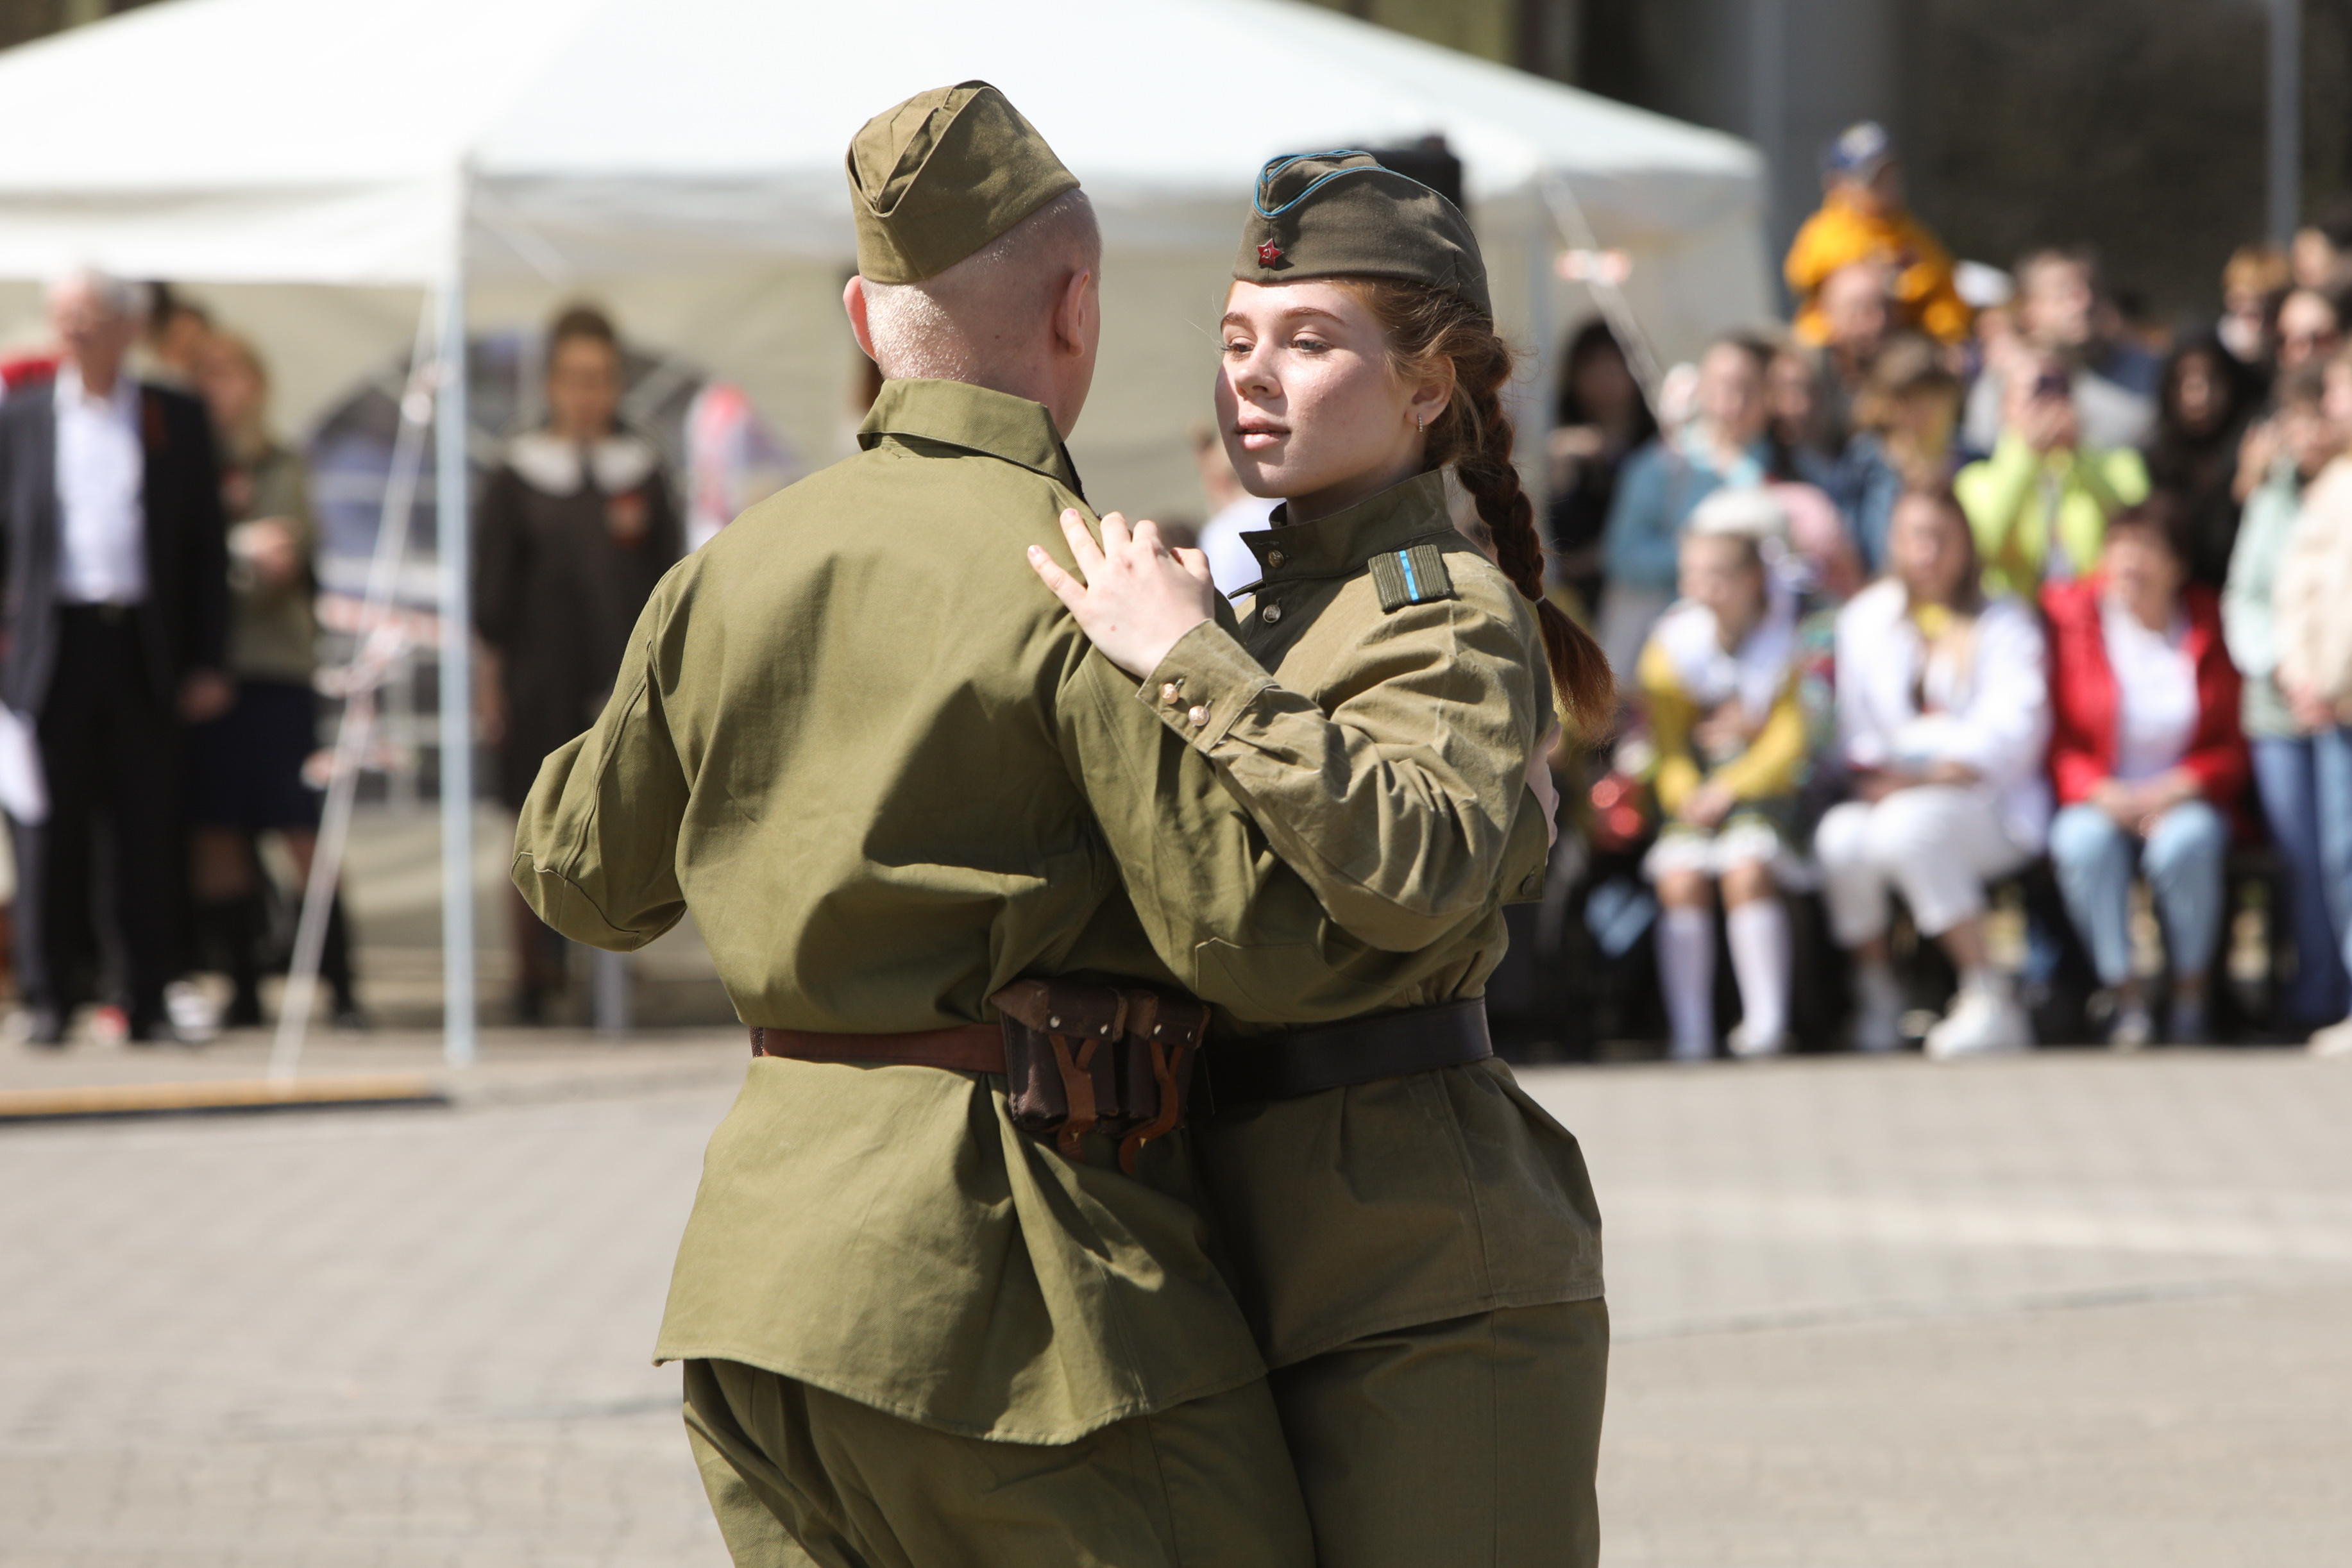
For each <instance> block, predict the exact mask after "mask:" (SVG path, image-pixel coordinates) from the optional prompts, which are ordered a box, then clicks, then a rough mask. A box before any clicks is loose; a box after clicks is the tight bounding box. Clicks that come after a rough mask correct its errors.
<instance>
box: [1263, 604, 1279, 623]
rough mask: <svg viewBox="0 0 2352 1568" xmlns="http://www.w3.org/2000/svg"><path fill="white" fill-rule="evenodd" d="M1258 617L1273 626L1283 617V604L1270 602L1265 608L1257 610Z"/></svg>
mask: <svg viewBox="0 0 2352 1568" xmlns="http://www.w3.org/2000/svg"><path fill="white" fill-rule="evenodd" d="M1257 618H1258V619H1259V620H1261V621H1263V622H1265V623H1266V624H1267V625H1269V626H1271V625H1273V624H1274V623H1275V622H1277V621H1279V620H1281V619H1282V606H1281V605H1279V604H1269V605H1267V606H1266V607H1265V609H1263V610H1261V611H1259V612H1257Z"/></svg>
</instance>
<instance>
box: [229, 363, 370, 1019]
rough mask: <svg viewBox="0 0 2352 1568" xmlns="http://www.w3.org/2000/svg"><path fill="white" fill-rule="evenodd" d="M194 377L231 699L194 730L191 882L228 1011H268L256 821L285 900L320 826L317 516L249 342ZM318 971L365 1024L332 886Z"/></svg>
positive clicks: (343, 1015)
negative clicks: (308, 777)
mask: <svg viewBox="0 0 2352 1568" xmlns="http://www.w3.org/2000/svg"><path fill="white" fill-rule="evenodd" d="M196 383H197V389H198V390H199V391H200V392H203V393H204V398H205V403H206V405H207V406H208V407H209V408H210V409H211V411H212V416H213V425H214V428H215V430H216V431H217V432H218V433H219V434H220V438H221V445H222V458H223V464H222V471H221V495H222V506H223V509H224V510H225V511H226V514H227V517H228V519H229V524H230V527H229V533H228V554H229V573H228V580H229V621H228V657H227V666H226V667H227V670H228V674H229V676H230V678H231V679H232V680H233V681H235V682H236V695H235V696H234V698H233V699H232V701H231V703H230V706H229V708H228V711H227V712H226V713H224V714H222V715H221V716H219V717H217V718H215V719H212V720H210V721H209V722H207V723H205V724H200V725H197V726H195V727H194V728H193V729H192V730H191V731H190V732H189V735H188V821H189V824H190V830H191V831H190V841H189V848H190V850H191V852H192V858H191V875H190V880H191V886H192V891H193V893H194V901H195V907H194V912H193V913H194V924H195V927H196V934H197V937H198V941H199V946H200V949H203V948H209V949H211V950H212V953H213V954H214V956H217V958H218V959H219V961H220V966H221V967H222V968H223V969H224V970H225V972H226V974H227V975H228V977H229V981H230V987H231V998H230V1001H229V1007H228V1013H227V1016H226V1019H225V1020H224V1021H226V1023H227V1024H229V1025H230V1026H231V1027H232V1028H236V1027H251V1026H254V1025H257V1024H259V1023H260V1022H261V1021H262V1015H261V969H262V948H263V946H264V945H265V943H266V941H267V939H268V935H269V924H270V921H269V904H270V901H269V898H268V889H267V873H265V872H264V871H263V869H262V865H261V859H260V855H259V853H258V850H259V840H260V837H261V835H262V834H264V833H276V834H278V835H279V836H280V838H281V839H282V840H283V841H284V843H285V845H286V849H287V852H288V854H289V857H290V858H291V859H292V860H293V862H294V874H295V879H296V885H295V887H294V888H293V890H292V894H293V897H292V902H293V904H295V905H296V907H298V908H299V906H300V903H301V899H302V894H303V890H304V889H305V888H307V887H308V886H309V885H310V856H311V853H312V852H313V851H314V850H315V849H316V848H317V845H318V838H319V795H318V792H317V791H316V790H314V789H311V788H310V785H309V784H307V783H306V782H305V781H304V779H303V777H302V767H303V764H304V762H306V761H307V760H308V759H309V758H310V754H311V752H312V751H313V750H314V749H316V747H317V746H318V698H317V696H316V695H315V693H314V691H313V688H312V685H311V678H312V676H313V675H314V674H316V672H317V668H318V637H319V626H318V622H317V621H316V620H315V619H314V618H313V616H312V614H311V602H312V601H313V600H314V599H315V597H316V596H317V593H318V580H317V575H316V558H317V553H318V548H319V524H318V519H317V517H314V516H313V515H312V513H311V510H310V477H309V476H308V475H307V474H305V473H304V471H303V467H302V459H301V458H300V457H299V456H297V455H295V454H294V453H293V452H292V451H290V450H289V449H288V448H287V447H285V446H283V445H281V444H278V442H277V441H276V440H274V439H272V438H271V436H270V434H269V429H268V402H269V379H268V371H265V370H264V369H263V368H262V364H261V360H260V356H259V355H257V353H255V351H254V349H253V345H252V344H250V343H248V342H247V341H246V340H244V339H242V338H239V337H237V336H236V335H235V334H234V333H227V332H217V331H215V332H211V333H208V334H207V335H206V337H205V342H204V347H203V349H202V350H200V352H199V354H198V357H197V361H196ZM326 936H327V942H326V946H325V948H324V949H323V951H322V953H321V955H320V974H321V975H322V976H324V977H325V978H326V980H327V983H328V985H329V986H330V988H331V989H332V993H333V998H334V1019H335V1022H336V1025H337V1026H338V1027H339V1028H343V1029H353V1028H358V1027H360V1026H361V1025H362V1023H363V1022H364V1019H363V1018H362V1014H361V1012H360V1004H359V994H358V989H357V987H356V986H355V984H354V982H353V977H352V962H351V938H350V935H349V932H348V930H347V927H346V925H345V924H344V918H343V907H342V897H341V894H340V893H338V894H336V895H335V898H334V902H333V903H332V904H330V905H329V906H328V914H327V933H326Z"/></svg>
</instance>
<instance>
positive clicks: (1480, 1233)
mask: <svg viewBox="0 0 2352 1568" xmlns="http://www.w3.org/2000/svg"><path fill="white" fill-rule="evenodd" d="M1282 517H1283V514H1282V513H1279V512H1277V513H1276V526H1275V527H1273V528H1269V529H1267V530H1265V532H1262V533H1253V534H1249V535H1246V536H1244V537H1245V538H1246V539H1247V540H1248V542H1249V544H1250V547H1251V549H1253V550H1255V552H1256V553H1257V556H1258V559H1259V561H1260V563H1261V565H1262V567H1263V568H1264V570H1265V579H1264V580H1263V581H1262V582H1261V583H1260V584H1259V585H1258V587H1257V588H1256V590H1255V593H1254V594H1253V595H1251V596H1250V597H1248V598H1246V599H1244V601H1242V604H1241V606H1240V610H1241V618H1240V619H1241V625H1240V634H1239V637H1238V639H1236V637H1235V636H1234V635H1233V634H1232V633H1230V632H1227V631H1225V630H1224V629H1223V628H1222V627H1218V626H1202V627H1199V628H1197V629H1195V630H1194V631H1193V632H1190V633H1188V634H1187V635H1186V636H1185V637H1184V638H1183V640H1182V641H1181V642H1179V643H1177V645H1176V647H1175V648H1174V649H1173V650H1172V651H1171V653H1170V654H1169V656H1168V659H1167V662H1166V663H1165V664H1163V665H1162V666H1161V668H1160V669H1159V670H1156V671H1154V672H1153V673H1152V676H1151V678H1150V680H1149V681H1147V682H1145V683H1144V685H1143V687H1142V689H1141V691H1140V693H1139V695H1140V696H1141V698H1142V700H1143V701H1144V702H1146V703H1147V704H1150V706H1152V707H1153V709H1154V710H1155V711H1157V712H1158V713H1159V714H1160V718H1161V721H1162V722H1163V723H1164V724H1165V725H1167V727H1169V728H1170V729H1171V731H1172V732H1174V733H1175V734H1177V735H1180V736H1181V737H1184V738H1185V740H1186V741H1187V742H1188V743H1189V744H1190V745H1191V746H1192V748H1193V749H1194V750H1195V751H1197V752H1198V753H1199V754H1200V755H1202V756H1203V757H1205V758H1209V759H1210V760H1211V761H1213V763H1215V765H1216V768H1217V777H1218V779H1220V780H1221V781H1222V782H1223V785H1224V787H1225V789H1227V790H1228V791H1229V792H1230V793H1231V794H1232V795H1233V797H1234V798H1235V799H1237V800H1240V801H1241V802H1242V804H1243V805H1244V806H1245V807H1247V808H1248V810H1249V811H1250V813H1251V815H1252V816H1253V817H1255V819H1256V820H1257V821H1258V822H1259V823H1260V824H1262V825H1263V826H1264V828H1265V831H1266V833H1267V835H1268V836H1269V837H1270V838H1271V839H1272V841H1274V844H1275V846H1276V848H1277V849H1279V850H1280V851H1281V852H1282V856H1283V859H1284V860H1285V861H1286V862H1288V863H1289V864H1290V865H1291V866H1292V867H1293V868H1295V869H1296V870H1297V873H1298V874H1299V876H1300V877H1301V878H1303V879H1304V880H1305V882H1306V883H1307V885H1308V886H1309V887H1311V888H1313V889H1314V891H1315V894H1316V895H1317V896H1318V898H1319V899H1320V900H1321V901H1322V903H1323V904H1324V906H1325V907H1326V908H1327V909H1328V910H1329V911H1330V912H1331V914H1332V915H1333V916H1334V918H1335V919H1337V920H1338V921H1339V924H1340V925H1342V926H1344V927H1346V928H1347V930H1348V931H1349V933H1350V934H1352V935H1354V936H1358V937H1360V938H1362V939H1363V940H1365V941H1366V942H1368V943H1370V944H1372V945H1374V946H1379V947H1383V948H1391V949H1408V948H1414V949H1418V963H1417V964H1416V965H1415V966H1414V968H1415V970H1416V971H1417V972H1416V973H1413V974H1412V975H1410V976H1409V977H1401V978H1402V983H1401V984H1399V985H1398V986H1396V987H1395V988H1392V989H1391V991H1390V993H1389V994H1388V995H1386V996H1384V997H1382V998H1381V1000H1380V1002H1379V1004H1378V1006H1379V1007H1381V1008H1400V1007H1414V1006H1421V1005H1425V1004H1428V1003H1432V1002H1438V1001H1445V1000H1450V999H1453V998H1460V997H1474V996H1477V995H1479V994H1481V993H1482V992H1483V991H1484V990H1485V988H1486V977H1487V976H1488V975H1490V974H1491V973H1493V971H1494V968H1495V966H1496V964H1497V963H1499V962H1500V961H1501V959H1502V956H1503V951H1504V947H1505V946H1506V939H1505V936H1504V930H1503V915H1502V905H1503V904H1504V903H1505V902H1506V901H1507V900H1512V899H1517V898H1520V897H1532V896H1535V895H1537V894H1539V893H1540V892H1541V891H1542V877H1543V869H1542V868H1543V861H1544V857H1545V852H1546V849H1547V842H1546V836H1545V833H1544V828H1543V821H1542V816H1541V812H1540V810H1539V809H1538V807H1537V805H1536V803H1535V798H1534V796H1533V795H1532V794H1531V793H1530V792H1529V791H1528V789H1527V787H1526V774H1527V760H1528V755H1529V753H1530V752H1531V751H1532V750H1533V749H1534V746H1535V741H1536V739H1537V737H1538V731H1539V730H1540V729H1541V728H1542V727H1544V726H1545V725H1546V723H1547V722H1548V721H1549V715H1550V701H1549V697H1550V685H1549V678H1548V676H1547V675H1546V674H1545V666H1544V654H1543V647H1542V643H1541V640H1540V635H1539V633H1538V631H1537V628H1536V622H1535V616H1534V614H1533V612H1532V610H1531V607H1530V606H1529V605H1528V602H1527V601H1525V600H1523V599H1522V598H1521V597H1520V596H1519V594H1518V592H1517V590H1516V589H1514V588H1513V587H1512V585H1511V583H1510V581H1509V580H1507V578H1505V577H1504V576H1503V574H1502V572H1501V571H1500V570H1497V569H1496V567H1495V566H1494V564H1493V563H1492V562H1490V561H1489V560H1488V559H1486V557H1485V556H1483V555H1481V554H1480V553H1479V552H1478V551H1477V550H1476V549H1473V548H1472V547H1471V546H1470V545H1469V543H1468V542H1467V541H1466V540H1465V539H1464V538H1462V537H1461V535H1460V534H1458V533H1457V532H1456V531H1455V530H1454V527H1453V525H1452V522H1451V520H1450V519H1449V518H1448V517H1447V515H1446V510H1445V491H1444V480H1443V478H1442V476H1439V475H1436V474H1426V475H1423V476H1420V477H1419V478H1415V479H1412V480H1408V481H1407V482H1405V483H1404V484H1402V485H1399V486H1395V487H1394V488H1392V489H1390V490H1387V491H1384V492H1382V493H1381V494H1380V495H1377V496H1373V497H1370V498H1368V499H1366V500H1364V501H1361V502H1360V503H1358V504H1357V505H1355V506H1353V507H1349V508H1347V509H1345V510H1343V511H1340V512H1338V513H1334V514H1332V515H1331V516H1329V517H1319V518H1317V519H1316V520H1314V521H1312V522H1306V523H1288V522H1284V521H1282V520H1281V518H1282ZM1407 552H1409V555H1408V553H1407ZM1432 555H1434V556H1435V557H1436V558H1437V559H1439V560H1440V561H1442V563H1443V564H1442V568H1441V570H1439V571H1438V572H1436V573H1432V572H1431V571H1430V570H1429V564H1430V560H1431V557H1432ZM1381 558H1385V559H1381ZM1406 559H1411V560H1412V562H1413V563H1415V565H1416V566H1417V567H1418V569H1419V570H1417V571H1416V572H1415V574H1414V576H1413V579H1412V580H1411V582H1410V584H1409V590H1410V592H1409V593H1408V592H1400V591H1399V587H1400V585H1401V584H1404V583H1405V579H1404V577H1403V574H1402V571H1401V570H1397V569H1398V568H1399V567H1400V566H1401V564H1402V562H1403V561H1405V560H1406ZM1376 562H1377V563H1378V564H1377V565H1376ZM1382 568H1386V569H1389V570H1387V571H1386V573H1385V575H1386V576H1387V577H1388V578H1389V582H1388V584H1387V585H1386V589H1385V591H1384V588H1383V584H1382V582H1381V576H1382V575H1383V573H1382V570H1381V569H1382ZM1196 712H1197V713H1199V714H1200V715H1201V716H1202V722H1200V723H1195V722H1194V715H1195V713H1196ZM1162 799H1163V800H1164V799H1165V797H1163V798H1162ZM1302 978H1304V976H1303V975H1302ZM1287 1000H1288V998H1286V995H1285V993H1284V992H1282V991H1281V990H1279V989H1275V990H1267V991H1264V992H1262V993H1258V994H1255V995H1254V996H1253V998H1251V1000H1250V1002H1246V1003H1237V1004H1234V1011H1235V1012H1236V1013H1237V1014H1239V1015H1240V1016H1239V1017H1238V1018H1236V1019H1234V1028H1235V1029H1236V1030H1240V1031H1243V1032H1247V1031H1248V1030H1252V1029H1254V1028H1257V1027H1263V1026H1264V1025H1265V1024H1269V1023H1275V1022H1279V1021H1282V1020H1283V1019H1286V1018H1287V1017H1289V1016H1291V1014H1292V1009H1289V1008H1288V1007H1286V1001H1287ZM1193 1137H1194V1145H1195V1147H1196V1148H1197V1149H1198V1151H1199V1155H1200V1163H1201V1172H1202V1179H1203V1181H1204V1182H1205V1183H1206V1184H1207V1186H1208V1187H1209V1189H1210V1191H1211V1193H1212V1194H1213V1210H1214V1213H1215V1215H1216V1217H1217V1218H1218V1220H1219V1221H1220V1222H1221V1226H1222V1228H1223V1230H1224V1232H1225V1235H1226V1238H1227V1240H1228V1243H1229V1245H1230V1246H1231V1248H1232V1251H1233V1266H1234V1273H1235V1279H1236V1283H1237V1285H1238V1287H1239V1290H1240V1294H1241V1299H1242V1303H1243V1305H1244V1309H1245V1310H1246V1311H1247V1312H1248V1313H1249V1316H1250V1321H1251V1326H1252V1328H1253V1330H1254V1331H1255V1333H1256V1334H1257V1336H1258V1341H1259V1343H1260V1344H1261V1346H1263V1347H1264V1349H1265V1354H1266V1359H1267V1361H1268V1362H1269V1363H1270V1364H1273V1365H1276V1366H1282V1365H1286V1364H1291V1363H1293V1362H1297V1361H1299V1360H1303V1359H1305V1358H1306V1357H1308V1356H1312V1355H1315V1354H1318V1353H1320V1352H1322V1351H1326V1350H1329V1349H1332V1348H1335V1347H1337V1346H1339V1345H1342V1344H1345V1343H1349V1341H1351V1340H1355V1339H1359V1338H1361V1337H1363V1336H1364V1335H1367V1334H1371V1333H1381V1332H1382V1331H1384V1330H1389V1329H1395V1328H1403V1327H1409V1326H1411V1325H1413V1324H1417V1323H1425V1322H1437V1321H1440V1320H1443V1319H1446V1318H1454V1317H1461V1316H1465V1315H1467V1314H1469V1313H1472V1312H1484V1311H1486V1310H1489V1309H1492V1308H1496V1307H1506V1306H1528V1305H1535V1304H1538V1303H1541V1302H1549V1301H1579V1300H1585V1299H1589V1298H1591V1297H1595V1296H1598V1295H1600V1294H1601V1218H1600V1214H1599V1211H1598V1209H1597V1208H1596V1207H1595V1205H1594V1203H1593V1197H1592V1189H1591V1182H1590V1180H1589V1178H1588V1177H1587V1176H1586V1173H1585V1168H1584V1160H1583V1155H1582V1154H1581V1152H1580V1149H1579V1148H1578V1146H1577V1143H1576V1140H1575V1138H1574V1137H1572V1136H1571V1135H1570V1134H1569V1133H1568V1132H1567V1131H1566V1130H1564V1129H1563V1128H1561V1127H1560V1126H1559V1124H1558V1123H1556V1122H1554V1121H1553V1120H1552V1119H1551V1118H1550V1117H1549V1115H1547V1114H1546V1113H1544V1112H1543V1110H1542V1109H1541V1108H1540V1107H1538V1105H1537V1104H1536V1103H1534V1102H1533V1101H1532V1100H1530V1099H1529V1098H1528V1096H1527V1094H1526V1093H1525V1092H1523V1091H1521V1090H1520V1088H1519V1087H1518V1085H1517V1082H1515V1081H1514V1080H1513V1078H1512V1076H1511V1072H1510V1070H1509V1069H1508V1068H1507V1067H1505V1066H1503V1065H1502V1064H1501V1063H1500V1062H1496V1061H1489V1062H1485V1063H1480V1064H1478V1065H1475V1066H1472V1067H1460V1068H1451V1069H1447V1070H1444V1071H1437V1072H1424V1073H1416V1074H1413V1075H1411V1076H1408V1077H1403V1078H1392V1079H1387V1080H1382V1081H1380V1082H1372V1083H1367V1084H1360V1085H1357V1086H1354V1087H1351V1088H1347V1089H1335V1090H1330V1091H1328V1092H1324V1093H1321V1094H1316V1095H1311V1096H1308V1097H1307V1098H1304V1099H1299V1100H1288V1101H1282V1102H1277V1103H1270V1104H1263V1105H1257V1106H1252V1107H1247V1108H1244V1109H1243V1110H1240V1111H1238V1112H1228V1113H1224V1114H1222V1115H1219V1116H1217V1117H1215V1118H1213V1119H1212V1120H1209V1121H1206V1122H1203V1123H1202V1124H1199V1125H1198V1126H1197V1127H1196V1128H1195V1130H1194V1134H1193Z"/></svg>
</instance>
